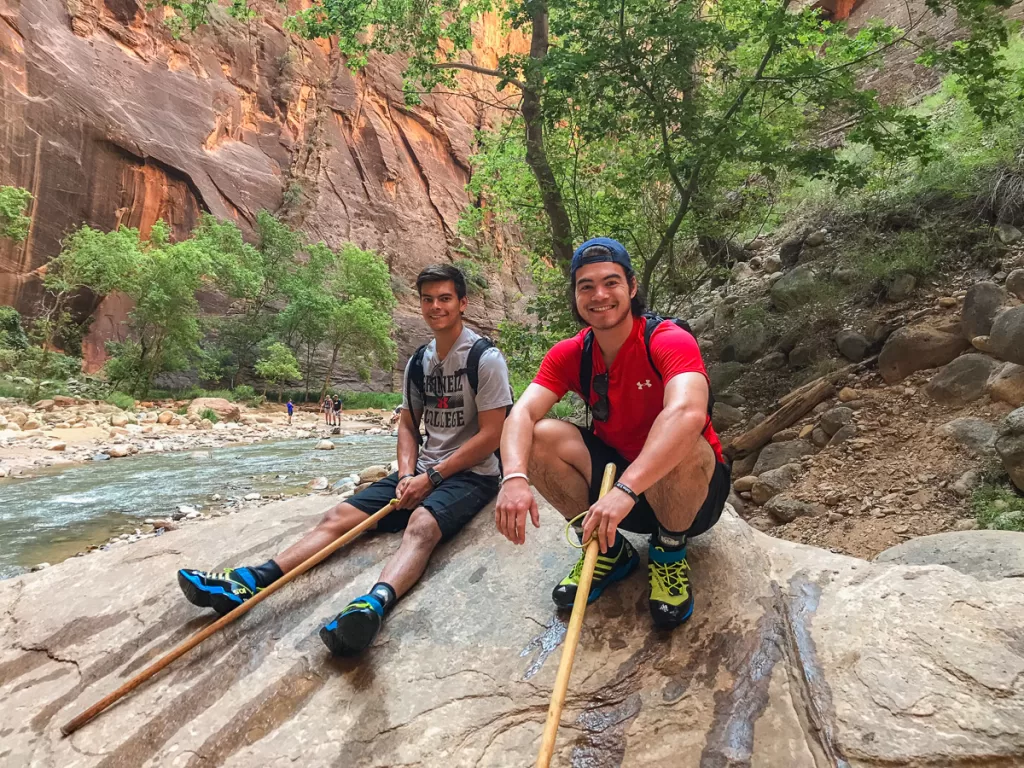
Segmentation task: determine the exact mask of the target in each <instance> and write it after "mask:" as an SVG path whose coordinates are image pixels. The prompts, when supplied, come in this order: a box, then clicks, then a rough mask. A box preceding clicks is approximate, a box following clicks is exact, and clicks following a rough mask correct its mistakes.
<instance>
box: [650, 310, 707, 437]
mask: <svg viewBox="0 0 1024 768" xmlns="http://www.w3.org/2000/svg"><path fill="white" fill-rule="evenodd" d="M644 320H646V321H647V327H645V328H644V348H645V349H646V350H647V360H648V361H649V362H650V363H651V368H653V369H654V372H655V373H656V374H658V378H659V379H660V378H662V375H661V371H659V370H658V366H657V365H655V364H654V355H652V354H651V337H652V336H654V332H655V331H656V330H657V329H658V326H660V325H661V324H662V323H664V322H666V321H668V322H671V323H674V324H675V325H677V326H679V327H680V328H682V329H683V330H684V331H686V332H687V333H688V334H690V335H691V336H693V337H694V339H696V338H697V336H696V334H695V333H694V332H693V329H691V328H690V324H689V323H688V322H686V321H685V320H680V319H679V318H677V317H660V316H659V315H655V314H653V313H648V314H645V315H644ZM714 407H715V395H714V393H713V392H712V391H711V385H710V384H709V385H708V423H710V420H711V413H712V411H713V410H714ZM704 428H705V429H707V424H705V425H704Z"/></svg>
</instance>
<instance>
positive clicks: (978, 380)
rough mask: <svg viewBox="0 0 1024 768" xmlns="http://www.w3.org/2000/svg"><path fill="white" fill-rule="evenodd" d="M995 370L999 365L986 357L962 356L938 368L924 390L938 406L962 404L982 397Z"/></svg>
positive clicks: (979, 355) (977, 355)
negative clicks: (940, 404)
mask: <svg viewBox="0 0 1024 768" xmlns="http://www.w3.org/2000/svg"><path fill="white" fill-rule="evenodd" d="M999 367H1000V364H999V363H997V362H996V361H995V360H993V359H992V358H991V357H989V356H988V355H981V354H976V353H972V354H969V355H962V356H960V357H958V358H957V359H956V360H954V361H953V362H951V363H949V364H948V365H946V366H944V367H943V368H942V369H940V370H939V372H938V373H936V374H935V375H934V376H933V377H932V378H931V381H929V382H928V384H926V385H925V388H924V391H925V393H926V394H927V395H928V396H929V397H930V398H931V399H932V400H935V401H936V402H938V403H943V404H944V405H963V404H965V403H969V402H972V401H974V400H977V399H978V398H979V397H981V396H982V395H984V394H985V391H986V390H987V389H988V382H989V379H990V378H991V377H992V374H994V373H995V372H996V370H997V369H999Z"/></svg>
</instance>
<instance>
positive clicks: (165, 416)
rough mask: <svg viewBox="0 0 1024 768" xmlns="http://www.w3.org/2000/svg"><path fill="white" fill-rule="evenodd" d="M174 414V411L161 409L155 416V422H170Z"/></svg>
mask: <svg viewBox="0 0 1024 768" xmlns="http://www.w3.org/2000/svg"><path fill="white" fill-rule="evenodd" d="M176 415H177V414H175V413H174V411H161V412H160V415H159V416H157V417H156V421H157V424H170V423H171V422H172V421H174V417H175V416H176Z"/></svg>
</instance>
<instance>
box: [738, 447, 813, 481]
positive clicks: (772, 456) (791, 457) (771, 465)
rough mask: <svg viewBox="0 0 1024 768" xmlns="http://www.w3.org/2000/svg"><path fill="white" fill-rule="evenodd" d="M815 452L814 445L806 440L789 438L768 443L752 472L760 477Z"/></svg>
mask: <svg viewBox="0 0 1024 768" xmlns="http://www.w3.org/2000/svg"><path fill="white" fill-rule="evenodd" d="M814 452H815V449H814V446H813V445H811V444H810V443H808V442H807V441H806V440H787V441H786V442H784V443H768V445H766V446H765V447H764V448H762V449H761V453H760V455H759V456H758V458H757V463H756V464H755V465H754V470H753V471H752V472H751V473H750V474H752V475H757V476H758V477H760V476H761V475H763V474H764V473H765V472H770V471H771V470H773V469H778V468H779V467H781V466H783V465H784V464H789V463H791V462H794V461H799V460H800V458H801V457H803V456H809V455H811V454H812V453H814Z"/></svg>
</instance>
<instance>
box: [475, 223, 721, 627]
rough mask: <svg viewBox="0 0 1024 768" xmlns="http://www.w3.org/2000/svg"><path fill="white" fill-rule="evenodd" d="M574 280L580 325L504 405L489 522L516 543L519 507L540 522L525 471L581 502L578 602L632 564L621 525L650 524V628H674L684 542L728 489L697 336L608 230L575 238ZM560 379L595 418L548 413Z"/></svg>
mask: <svg viewBox="0 0 1024 768" xmlns="http://www.w3.org/2000/svg"><path fill="white" fill-rule="evenodd" d="M570 284H571V286H572V290H573V299H572V310H573V314H574V315H575V317H576V319H577V320H578V321H580V323H581V324H582V325H587V326H588V327H587V328H585V329H584V330H582V331H580V333H578V334H577V335H575V336H573V337H572V338H570V339H566V340H564V341H560V342H558V343H557V344H555V346H553V347H552V348H551V349H550V350H549V351H548V353H547V355H546V356H545V357H544V361H543V362H542V363H541V366H540V370H539V371H538V372H537V376H536V378H535V379H534V380H533V383H531V384H530V386H529V387H528V388H527V389H526V392H525V393H524V394H523V396H522V398H520V400H519V402H518V403H517V404H516V406H515V407H514V408H513V409H512V412H511V414H510V415H509V418H508V421H507V422H506V425H505V433H504V435H503V437H502V441H501V456H502V460H503V462H504V467H505V479H504V481H503V484H502V487H501V492H500V493H499V494H498V502H497V505H496V509H495V517H496V522H497V525H498V529H499V530H500V531H501V532H502V533H503V534H504V535H505V536H506V537H508V538H509V539H510V540H511V541H513V542H515V543H518V544H522V543H523V542H524V541H525V540H526V515H527V513H529V515H530V517H531V519H532V521H533V524H534V526H537V525H539V517H538V510H537V502H536V500H535V498H534V496H533V492H532V491H531V489H530V482H532V483H533V484H534V485H535V486H536V487H537V490H539V491H540V492H541V494H543V496H544V498H546V499H547V500H548V501H549V502H550V503H551V505H552V506H554V507H555V508H556V509H557V510H558V511H559V512H561V513H562V515H564V516H565V517H566V518H568V519H571V518H573V517H575V516H576V515H578V514H580V513H581V512H584V511H586V512H587V515H586V517H585V518H584V519H583V522H582V525H577V526H576V529H577V533H578V534H579V535H580V539H581V541H586V540H587V539H589V538H590V535H591V533H593V534H595V535H596V536H597V539H598V542H599V543H600V547H601V555H600V557H599V558H598V562H597V567H596V569H595V572H594V581H593V585H592V586H591V589H590V594H589V596H588V598H587V599H588V602H590V601H593V600H596V599H597V598H598V597H599V596H600V595H601V593H602V592H603V591H604V589H605V588H606V587H607V586H608V585H609V584H611V583H612V582H615V581H618V580H620V579H623V578H625V577H626V576H627V575H629V573H630V572H632V571H633V569H634V568H636V566H637V564H638V563H639V556H638V555H637V553H636V550H635V549H634V548H633V546H632V545H631V544H630V543H629V541H628V540H627V539H626V538H625V537H624V536H623V535H622V534H621V533H619V530H618V529H619V528H621V529H623V530H626V531H632V532H634V533H643V534H650V535H651V539H650V544H649V546H648V549H647V554H648V561H649V564H648V576H649V581H650V594H649V606H650V611H651V615H652V617H653V618H654V623H655V624H656V625H657V626H659V627H668V628H672V627H676V626H678V625H679V624H682V623H683V622H684V621H686V620H687V619H688V618H690V615H691V613H692V611H693V590H692V587H691V584H690V569H689V565H688V563H687V561H686V542H687V540H688V539H689V538H692V537H694V536H697V535H698V534H701V533H704V532H705V531H707V530H708V529H709V528H711V526H713V525H714V524H715V523H716V522H718V518H719V516H720V515H721V514H722V508H723V506H724V505H725V501H726V497H727V496H728V494H729V472H730V468H729V465H728V464H726V463H725V462H724V460H723V458H722V449H721V445H720V443H719V441H718V436H717V435H716V434H715V431H714V429H713V428H712V426H711V418H710V416H709V410H710V408H709V401H710V397H711V393H710V384H709V379H708V376H707V373H706V372H705V370H704V363H703V361H702V360H701V356H700V350H699V349H698V347H697V340H696V339H695V338H694V337H693V336H692V334H690V333H689V332H688V331H687V330H684V329H683V328H682V327H680V326H679V325H677V323H676V322H674V321H671V320H661V319H660V318H656V317H654V316H649V315H646V314H645V312H646V308H645V306H644V301H643V297H642V295H641V294H640V292H639V288H638V285H637V280H636V276H635V275H634V273H633V267H632V264H631V263H630V259H629V255H628V253H627V252H626V249H625V247H624V246H623V245H622V244H621V243H619V242H618V241H616V240H611V239H609V238H603V237H602V238H596V239H594V240H588V241H587V242H585V243H584V244H583V245H581V246H580V247H579V248H578V249H577V250H576V252H575V253H574V254H573V258H572V262H571V265H570ZM570 390H572V391H574V392H576V393H577V394H580V395H581V396H582V397H583V400H584V402H585V403H586V404H587V406H588V408H589V410H590V412H591V414H592V416H593V427H592V429H585V428H582V427H577V426H574V425H573V424H570V423H568V422H565V421H558V420H556V419H546V418H544V416H545V414H546V413H548V411H550V410H551V408H552V406H554V404H555V403H557V402H558V401H559V400H560V399H561V398H562V396H563V395H565V393H566V392H568V391H570ZM608 462H614V463H615V464H616V466H617V467H618V482H617V483H616V484H615V489H614V490H612V491H611V492H610V493H608V494H607V495H606V496H605V497H604V498H602V499H601V500H598V491H599V489H600V485H601V476H602V474H603V469H604V465H605V464H606V463H608ZM588 508H589V509H588ZM582 564H583V553H580V560H579V562H578V563H577V564H576V566H575V567H574V568H573V569H572V571H571V572H570V573H569V575H568V576H566V577H565V578H564V579H562V581H561V582H559V584H558V585H557V586H556V587H555V589H554V592H553V594H552V597H553V598H554V601H555V604H556V605H558V606H559V607H560V608H570V607H572V605H573V602H574V601H575V600H576V590H577V587H578V584H579V575H580V572H581V570H582Z"/></svg>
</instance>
